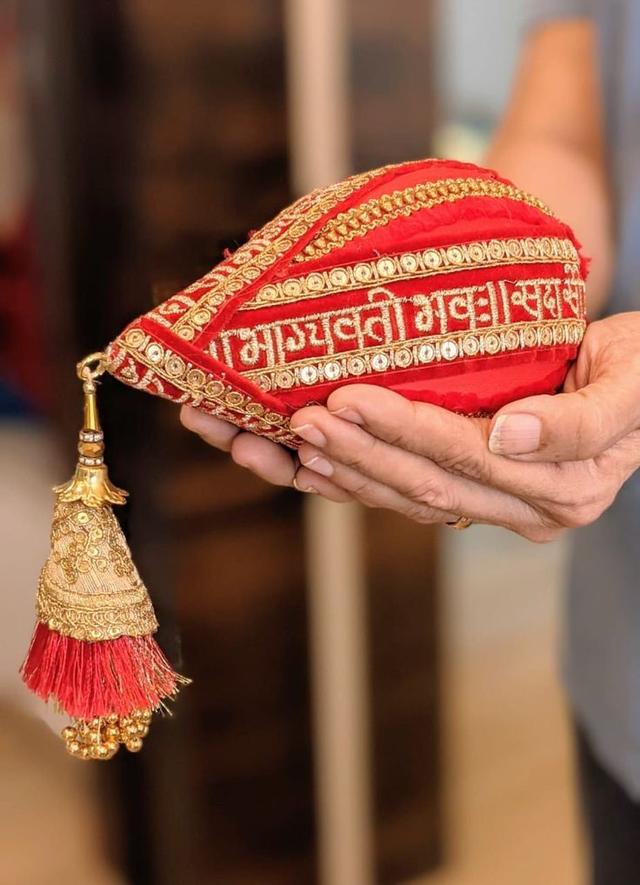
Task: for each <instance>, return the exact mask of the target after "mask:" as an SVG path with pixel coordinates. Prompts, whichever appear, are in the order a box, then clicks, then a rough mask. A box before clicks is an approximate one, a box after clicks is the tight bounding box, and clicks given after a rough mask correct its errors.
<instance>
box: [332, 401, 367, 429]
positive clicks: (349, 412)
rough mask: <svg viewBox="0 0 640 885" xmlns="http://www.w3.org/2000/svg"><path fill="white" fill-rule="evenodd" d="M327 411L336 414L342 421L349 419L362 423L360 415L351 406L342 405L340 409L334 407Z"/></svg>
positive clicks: (354, 422) (355, 422) (353, 422)
mask: <svg viewBox="0 0 640 885" xmlns="http://www.w3.org/2000/svg"><path fill="white" fill-rule="evenodd" d="M329 411H330V412H331V414H332V415H336V417H338V418H342V419H343V420H344V421H350V422H351V423H352V424H360V425H362V424H364V419H363V417H362V415H359V414H358V413H357V412H356V410H355V409H352V408H351V406H343V407H342V408H341V409H336V410H335V411H333V410H331V409H330V410H329Z"/></svg>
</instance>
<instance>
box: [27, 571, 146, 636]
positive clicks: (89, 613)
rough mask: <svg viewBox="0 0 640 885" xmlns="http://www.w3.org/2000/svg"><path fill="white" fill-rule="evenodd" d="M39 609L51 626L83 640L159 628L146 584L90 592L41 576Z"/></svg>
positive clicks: (139, 633) (42, 620)
mask: <svg viewBox="0 0 640 885" xmlns="http://www.w3.org/2000/svg"><path fill="white" fill-rule="evenodd" d="M36 611H37V617H38V620H39V621H40V622H41V623H43V624H46V625H47V626H48V627H49V628H50V629H51V630H55V631H56V633H60V634H61V635H62V636H70V637H72V638H73V639H79V640H80V641H82V642H98V641H103V640H107V639H117V638H118V637H120V636H149V635H151V634H152V633H155V631H156V630H157V629H158V622H157V620H156V616H155V613H154V611H153V605H152V603H151V600H150V599H149V596H148V594H147V592H146V590H145V589H144V587H140V588H139V589H135V588H134V589H132V590H131V591H130V592H128V593H118V594H117V595H114V594H113V593H104V594H98V593H96V594H91V595H90V596H88V595H87V594H86V593H73V592H70V591H60V590H59V589H58V588H56V587H50V586H49V585H48V583H47V581H46V580H45V578H44V577H42V576H41V578H40V583H39V587H38V601H37V606H36Z"/></svg>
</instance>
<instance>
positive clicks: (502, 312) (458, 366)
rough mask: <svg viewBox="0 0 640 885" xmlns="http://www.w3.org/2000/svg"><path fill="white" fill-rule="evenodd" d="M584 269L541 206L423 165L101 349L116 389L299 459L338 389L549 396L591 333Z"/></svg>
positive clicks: (442, 396)
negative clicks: (134, 391)
mask: <svg viewBox="0 0 640 885" xmlns="http://www.w3.org/2000/svg"><path fill="white" fill-rule="evenodd" d="M586 272H587V262H586V260H585V259H584V257H583V256H582V255H581V254H580V249H579V244H578V243H577V241H576V239H575V237H574V235H573V233H572V231H571V230H570V228H569V227H567V225H565V224H563V223H562V222H561V221H559V220H558V219H557V218H556V217H555V216H554V215H553V214H552V213H551V212H550V211H549V210H548V209H547V207H545V206H544V205H543V204H542V203H541V202H540V201H539V200H536V199H535V198H534V197H531V196H530V195H528V194H525V193H523V192H521V191H519V190H518V189H517V188H515V187H514V186H513V185H512V184H511V183H510V182H507V181H506V180H505V179H502V178H500V177H499V176H497V175H496V174H495V173H494V172H491V171H489V170H486V169H481V168H479V167H477V166H473V165H471V164H463V163H457V162H453V161H444V160H422V161H416V162H409V163H404V164H400V165H398V166H391V167H385V168H383V169H379V170H373V171H372V172H369V173H364V174H363V175H360V176H354V177H353V178H351V179H347V180H346V181H343V182H339V183H338V184H337V185H334V186H332V187H330V188H324V189H321V190H318V191H315V192H313V193H312V194H310V195H308V196H306V197H303V198H302V199H301V200H299V201H297V203H294V204H293V206H291V207H288V208H287V209H285V210H283V212H282V213H280V215H278V216H277V217H276V218H275V219H274V220H273V221H271V222H269V223H268V224H267V225H266V226H265V227H264V228H263V229H262V230H260V231H258V232H257V233H256V234H254V235H253V236H252V237H251V239H250V240H249V241H248V242H247V243H246V244H245V245H244V246H242V247H241V248H240V249H238V251H237V252H235V253H234V254H232V255H230V256H228V257H227V258H226V259H225V260H224V261H222V262H221V263H220V264H219V265H217V266H216V267H215V268H213V270H212V271H211V272H210V273H209V274H207V275H206V276H205V277H203V278H202V279H201V280H198V281H197V282H196V283H194V284H193V285H192V286H189V287H188V288H187V289H185V290H184V291H183V292H180V293H178V294H177V295H174V296H172V297H171V298H169V299H168V300H167V301H166V302H165V303H164V304H163V305H161V306H160V307H159V308H156V309H155V310H153V311H151V312H150V313H149V314H146V315H145V316H144V317H141V318H139V319H137V320H135V321H134V322H133V323H131V324H130V325H129V326H128V327H127V329H125V330H124V331H123V333H122V334H121V335H120V336H119V337H118V338H117V339H116V340H115V341H114V342H113V343H112V344H111V345H110V346H109V348H108V352H107V353H108V365H109V370H110V371H111V372H112V373H113V374H114V375H116V376H117V377H119V378H120V379H121V380H123V381H125V382H126V383H129V384H132V385H134V386H137V387H139V388H141V389H144V390H147V391H149V392H151V393H155V394H158V395H161V396H164V397H167V398H169V399H172V400H174V401H176V402H181V403H190V404H192V405H195V406H196V407H198V408H201V409H202V410H204V411H206V412H209V413H211V414H215V415H219V416H221V417H223V418H225V419H227V420H230V421H232V422H234V423H235V424H237V425H239V426H241V427H244V428H246V429H248V430H251V431H253V432H255V433H259V434H262V435H265V436H269V437H271V438H273V439H276V440H278V441H280V442H283V443H285V444H286V445H291V446H295V445H297V443H298V440H297V438H296V437H295V435H294V434H292V433H291V430H290V428H289V419H290V416H291V415H292V414H293V412H294V411H295V410H296V409H298V408H300V407H301V406H303V405H305V404H307V403H311V402H320V403H321V402H324V401H325V400H326V398H327V396H328V395H329V393H330V392H331V391H332V390H333V389H335V388H336V387H338V386H340V385H342V384H348V383H354V382H358V383H371V384H378V385H384V386H386V387H389V388H391V389H392V390H395V391H397V392H398V393H400V394H402V395H404V396H407V397H409V398H410V399H414V400H422V401H427V402H433V403H437V404H439V405H442V406H444V407H446V408H449V409H453V410H456V411H462V412H465V413H486V412H492V411H495V410H496V409H497V408H499V407H500V406H502V405H504V404H505V403H507V402H509V401H511V400H513V399H516V398H520V397H523V396H526V395H529V394H533V393H553V392H554V391H556V390H557V389H558V388H559V386H560V385H561V384H562V381H563V379H564V377H565V375H566V372H567V370H568V367H569V365H570V363H571V361H572V360H573V359H574V358H575V355H576V352H577V348H578V345H579V342H580V341H581V339H582V335H583V332H584V327H585V318H584V317H585V308H584V281H585V278H586Z"/></svg>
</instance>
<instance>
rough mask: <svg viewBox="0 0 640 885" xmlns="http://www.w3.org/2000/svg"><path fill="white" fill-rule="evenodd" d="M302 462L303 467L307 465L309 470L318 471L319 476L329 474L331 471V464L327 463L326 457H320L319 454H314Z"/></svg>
mask: <svg viewBox="0 0 640 885" xmlns="http://www.w3.org/2000/svg"><path fill="white" fill-rule="evenodd" d="M302 463H303V464H304V466H305V467H308V468H309V470H313V471H314V472H315V473H319V474H320V476H331V474H332V473H333V465H332V464H329V462H328V461H327V460H326V458H321V457H320V455H314V456H313V458H310V459H309V460H308V461H303V462H302Z"/></svg>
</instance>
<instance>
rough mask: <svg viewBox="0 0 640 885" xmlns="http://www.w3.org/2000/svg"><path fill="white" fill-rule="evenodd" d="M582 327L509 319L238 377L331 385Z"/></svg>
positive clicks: (531, 343) (559, 341)
mask: <svg viewBox="0 0 640 885" xmlns="http://www.w3.org/2000/svg"><path fill="white" fill-rule="evenodd" d="M585 327H586V323H585V322H584V321H583V320H546V321H542V322H540V321H538V322H531V323H529V322H522V323H513V324H511V325H508V326H493V327H488V328H486V329H483V330H482V331H477V330H476V331H473V332H469V331H461V332H459V333H450V334H447V335H446V336H442V335H433V336H425V337H423V338H419V339H414V340H413V341H405V342H402V343H395V344H389V345H387V346H386V347H375V348H366V349H362V350H358V351H351V352H350V353H346V354H344V356H339V355H336V354H332V355H331V356H330V357H327V358H325V359H321V360H313V359H307V360H300V361H299V362H298V363H292V364H290V365H289V366H288V367H287V368H285V369H272V368H269V369H259V370H257V371H248V372H243V377H245V378H247V379H249V380H251V381H253V382H254V383H256V384H258V385H259V387H260V388H261V389H262V390H264V391H265V392H269V391H274V390H290V389H292V388H296V387H305V386H307V387H308V386H312V385H318V384H326V383H331V384H334V383H336V382H341V381H347V380H351V379H353V378H359V377H363V376H367V375H376V374H381V373H384V372H389V371H393V370H406V369H414V368H418V367H420V366H427V365H434V364H438V363H440V364H446V363H449V364H451V363H455V362H457V361H459V360H463V359H468V358H473V357H483V356H485V357H486V356H490V357H493V356H496V355H499V354H506V353H512V352H515V351H519V350H528V349H532V348H537V347H553V346H562V345H572V346H577V345H578V344H580V342H581V341H582V338H583V336H584V330H585Z"/></svg>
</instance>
